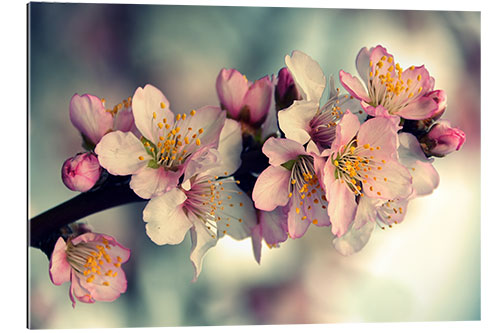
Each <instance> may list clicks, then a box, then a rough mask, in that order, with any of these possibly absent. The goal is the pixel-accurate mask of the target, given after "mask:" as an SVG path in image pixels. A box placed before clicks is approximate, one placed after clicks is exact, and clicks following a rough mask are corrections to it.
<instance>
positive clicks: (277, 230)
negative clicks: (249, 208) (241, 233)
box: [252, 206, 288, 263]
mask: <svg viewBox="0 0 500 333" xmlns="http://www.w3.org/2000/svg"><path fill="white" fill-rule="evenodd" d="M287 213H288V212H287V209H286V208H285V207H280V206H278V207H276V209H274V210H273V211H271V212H266V211H264V210H258V211H257V219H258V224H257V225H256V226H255V227H253V229H252V248H253V254H254V257H255V260H256V261H257V262H258V263H260V257H261V251H262V240H264V241H265V242H266V244H267V246H268V247H269V248H277V247H279V244H280V243H283V242H284V241H286V240H287V239H288V224H287V219H288V217H287V215H288V214H287Z"/></svg>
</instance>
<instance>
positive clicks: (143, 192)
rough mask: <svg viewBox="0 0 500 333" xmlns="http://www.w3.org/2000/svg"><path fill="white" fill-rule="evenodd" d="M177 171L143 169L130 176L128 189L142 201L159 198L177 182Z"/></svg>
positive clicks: (178, 173)
mask: <svg viewBox="0 0 500 333" xmlns="http://www.w3.org/2000/svg"><path fill="white" fill-rule="evenodd" d="M179 177H180V172H179V171H176V172H174V171H168V170H165V169H164V168H163V167H159V168H158V169H152V168H144V169H142V170H140V171H139V172H138V173H136V174H134V175H132V179H131V180H130V188H131V189H132V190H134V192H135V194H137V195H138V196H140V197H141V198H144V199H149V198H152V197H155V196H160V195H162V194H163V193H165V192H166V191H169V190H171V189H172V188H174V187H175V186H177V183H178V181H179Z"/></svg>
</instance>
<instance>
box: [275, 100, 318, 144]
mask: <svg viewBox="0 0 500 333" xmlns="http://www.w3.org/2000/svg"><path fill="white" fill-rule="evenodd" d="M318 106H319V104H318V103H317V102H308V101H294V102H293V104H292V105H291V106H289V107H288V108H286V109H284V110H281V111H279V112H278V122H279V127H280V128H281V130H282V131H283V133H285V136H286V138H287V139H291V140H294V141H297V142H298V143H300V144H301V145H303V144H305V143H306V142H307V141H309V140H310V139H311V136H310V134H309V132H310V131H311V126H310V125H309V123H310V121H311V119H312V118H313V117H314V115H315V114H316V111H317V110H318Z"/></svg>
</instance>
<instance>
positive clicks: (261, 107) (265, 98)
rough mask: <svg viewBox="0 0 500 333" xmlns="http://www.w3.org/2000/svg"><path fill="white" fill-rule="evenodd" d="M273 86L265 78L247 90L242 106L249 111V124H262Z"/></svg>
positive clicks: (266, 77)
mask: <svg viewBox="0 0 500 333" xmlns="http://www.w3.org/2000/svg"><path fill="white" fill-rule="evenodd" d="M273 91H274V86H273V84H272V83H271V81H270V80H269V77H268V76H265V77H263V78H261V79H259V80H257V81H255V82H254V84H252V85H251V86H250V88H249V89H248V92H247V93H246V95H245V98H244V100H243V105H246V106H247V107H248V108H249V109H250V123H251V124H260V123H262V122H264V120H265V118H266V116H267V114H268V112H269V107H270V106H271V100H272V97H273Z"/></svg>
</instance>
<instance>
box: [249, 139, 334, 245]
mask: <svg viewBox="0 0 500 333" xmlns="http://www.w3.org/2000/svg"><path fill="white" fill-rule="evenodd" d="M262 152H263V153H264V154H265V155H266V156H267V157H269V164H270V166H269V167H267V168H266V169H265V170H264V171H263V172H262V173H261V174H260V175H259V177H258V178H257V181H256V183H255V187H254V189H253V193H252V198H253V200H254V203H255V207H256V208H257V209H260V210H263V211H268V212H270V211H273V210H275V209H276V208H277V207H280V206H282V207H285V209H286V211H287V212H288V213H287V216H288V222H287V223H288V232H289V234H290V237H291V238H299V237H302V236H303V235H304V233H305V232H306V230H307V228H308V227H309V224H311V223H312V224H316V225H318V226H326V225H329V224H330V221H329V218H328V215H327V213H326V208H327V202H326V197H325V192H324V190H323V187H322V183H321V175H320V174H319V170H320V169H322V164H323V163H324V162H323V160H322V158H320V157H319V156H317V155H315V154H310V153H307V152H306V151H305V149H304V147H303V146H302V145H301V144H299V143H297V142H295V141H293V140H289V139H276V138H269V139H268V140H267V141H266V142H265V144H264V146H263V147H262Z"/></svg>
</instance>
